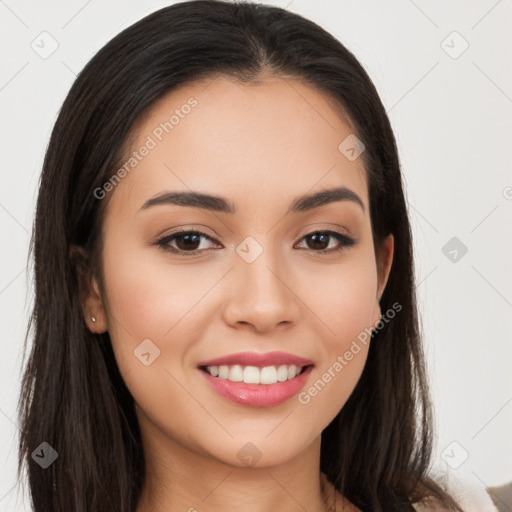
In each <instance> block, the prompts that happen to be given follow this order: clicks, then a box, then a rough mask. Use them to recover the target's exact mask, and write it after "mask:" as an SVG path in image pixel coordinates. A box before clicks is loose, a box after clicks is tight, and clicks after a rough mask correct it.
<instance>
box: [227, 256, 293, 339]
mask: <svg viewBox="0 0 512 512" xmlns="http://www.w3.org/2000/svg"><path fill="white" fill-rule="evenodd" d="M285 268H286V267H285V263H284V262H282V261H280V262H278V261H277V257H275V255H273V254H272V252H271V251H270V250H268V249H265V250H263V252H262V253H261V254H260V256H259V257H258V258H257V259H256V260H255V261H253V262H252V263H248V262H247V261H245V260H244V259H243V258H241V257H239V256H238V255H236V260H235V268H234V269H233V270H232V271H231V272H230V283H229V285H228V291H227V295H228V300H227V303H226V306H225V308H224V310H223V317H224V321H225V322H226V323H227V324H228V325H230V326H231V327H235V328H237V329H239V328H240V327H241V326H247V327H248V328H250V329H252V330H253V331H256V332H260V333H264V332H269V331H271V330H273V329H275V328H278V327H279V328H283V327H286V326H288V327H289V326H291V325H293V324H296V323H297V321H298V319H299V318H300V307H299V305H300V302H301V301H300V300H299V298H298V297H297V295H296V294H295V293H294V291H293V289H294V283H293V279H294V278H293V275H292V272H291V271H290V270H289V269H288V270H287V271H285V270H283V269H285Z"/></svg>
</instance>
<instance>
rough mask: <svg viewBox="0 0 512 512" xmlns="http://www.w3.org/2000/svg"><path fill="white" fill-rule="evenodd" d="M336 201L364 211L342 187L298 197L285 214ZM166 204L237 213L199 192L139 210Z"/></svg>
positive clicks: (156, 200) (158, 199) (173, 195)
mask: <svg viewBox="0 0 512 512" xmlns="http://www.w3.org/2000/svg"><path fill="white" fill-rule="evenodd" d="M337 201H352V202H354V203H357V204H358V205H359V206H360V207H361V209H362V210H363V212H364V211H365V207H364V203H363V201H362V200H361V198H360V197H359V196H358V195H357V194H356V193H355V192H353V191H352V190H350V189H349V188H347V187H345V186H343V187H337V188H331V189H326V190H321V191H320V192H316V193H313V194H306V195H303V196H301V197H298V198H296V199H294V200H293V201H292V203H291V205H290V206H289V208H288V211H287V212H286V213H287V214H288V213H296V212H305V211H308V210H312V209H313V208H319V207H320V206H324V205H326V204H329V203H333V202H337ZM168 204H170V205H177V206H189V207H194V208H203V209H205V210H212V211H215V212H221V213H228V214H230V215H233V214H234V213H236V212H237V207H236V205H235V204H234V203H232V202H231V201H228V200H227V199H225V198H223V197H221V196H213V195H209V194H202V193H200V192H163V193H161V194H158V195H157V196H155V197H152V198H151V199H148V200H147V201H146V202H145V203H144V204H143V205H142V207H141V208H140V210H145V209H147V208H150V207H152V206H157V205H168Z"/></svg>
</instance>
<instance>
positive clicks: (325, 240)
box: [303, 231, 356, 253]
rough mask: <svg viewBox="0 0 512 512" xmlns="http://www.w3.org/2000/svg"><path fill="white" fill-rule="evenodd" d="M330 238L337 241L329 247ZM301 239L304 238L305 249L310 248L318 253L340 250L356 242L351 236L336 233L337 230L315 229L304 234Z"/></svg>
mask: <svg viewBox="0 0 512 512" xmlns="http://www.w3.org/2000/svg"><path fill="white" fill-rule="evenodd" d="M332 239H335V240H337V241H338V245H337V246H336V245H335V246H334V247H332V246H331V247H329V245H330V242H331V240H332ZM303 240H306V245H307V247H306V249H311V250H312V251H314V252H318V253H324V252H331V251H340V250H343V249H345V248H347V247H351V246H353V245H354V244H355V243H356V241H355V240H354V239H353V238H350V237H349V236H347V235H344V234H342V233H338V232H337V231H315V232H313V233H309V234H307V235H305V236H304V237H303Z"/></svg>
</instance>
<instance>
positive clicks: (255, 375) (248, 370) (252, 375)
mask: <svg viewBox="0 0 512 512" xmlns="http://www.w3.org/2000/svg"><path fill="white" fill-rule="evenodd" d="M244 382H245V383H246V384H259V383H260V370H259V368H256V366H246V367H245V368H244Z"/></svg>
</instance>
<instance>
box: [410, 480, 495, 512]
mask: <svg viewBox="0 0 512 512" xmlns="http://www.w3.org/2000/svg"><path fill="white" fill-rule="evenodd" d="M435 480H436V482H437V483H438V484H439V485H440V486H441V487H442V488H443V489H444V490H445V491H446V492H447V493H448V494H449V495H450V496H451V497H452V498H453V499H455V500H456V501H457V503H458V504H459V505H460V507H461V508H462V509H463V510H464V511H465V512H498V509H497V508H496V506H495V505H494V503H493V501H492V499H491V497H490V495H489V494H488V492H487V490H486V488H485V487H484V486H483V485H482V484H481V482H480V481H479V480H477V479H476V478H471V477H470V476H469V475H458V476H455V475H454V474H453V472H450V473H444V474H442V475H437V476H436V477H435ZM413 508H414V510H416V511H417V512H449V511H450V510H451V509H447V508H446V507H444V506H442V505H441V504H440V503H439V502H438V501H437V500H430V501H428V500H427V501H424V502H421V503H415V504H414V505H413Z"/></svg>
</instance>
